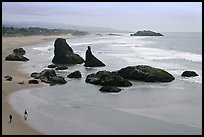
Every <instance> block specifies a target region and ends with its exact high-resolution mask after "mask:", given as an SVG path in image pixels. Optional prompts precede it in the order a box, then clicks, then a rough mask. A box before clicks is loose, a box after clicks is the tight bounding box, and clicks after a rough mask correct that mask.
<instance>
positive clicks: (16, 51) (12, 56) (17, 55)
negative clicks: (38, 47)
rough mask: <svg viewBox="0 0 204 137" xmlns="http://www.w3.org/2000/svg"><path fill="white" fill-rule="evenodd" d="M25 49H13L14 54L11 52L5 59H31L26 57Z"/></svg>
mask: <svg viewBox="0 0 204 137" xmlns="http://www.w3.org/2000/svg"><path fill="white" fill-rule="evenodd" d="M25 53H26V52H25V50H24V49H23V48H17V49H14V50H13V53H12V54H9V55H8V56H7V57H6V58H5V60H7V61H29V59H28V58H26V57H24V56H23V55H24V54H25Z"/></svg>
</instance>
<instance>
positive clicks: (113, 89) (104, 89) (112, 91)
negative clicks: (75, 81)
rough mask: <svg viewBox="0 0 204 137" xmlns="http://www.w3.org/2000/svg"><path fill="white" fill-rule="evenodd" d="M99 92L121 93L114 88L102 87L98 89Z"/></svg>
mask: <svg viewBox="0 0 204 137" xmlns="http://www.w3.org/2000/svg"><path fill="white" fill-rule="evenodd" d="M99 91H101V92H105V93H118V92H120V91H121V89H120V88H118V87H114V86H103V87H101V88H100V89H99Z"/></svg>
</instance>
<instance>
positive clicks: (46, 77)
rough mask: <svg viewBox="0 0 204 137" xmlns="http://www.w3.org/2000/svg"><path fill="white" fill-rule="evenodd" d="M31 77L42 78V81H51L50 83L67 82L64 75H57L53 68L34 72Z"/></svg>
mask: <svg viewBox="0 0 204 137" xmlns="http://www.w3.org/2000/svg"><path fill="white" fill-rule="evenodd" d="M31 77H33V78H35V79H40V80H41V82H44V83H49V84H50V85H56V84H65V83H67V82H66V80H65V79H64V78H63V77H61V76H57V75H56V73H55V70H53V69H45V70H43V71H42V72H40V73H37V72H34V73H32V74H31Z"/></svg>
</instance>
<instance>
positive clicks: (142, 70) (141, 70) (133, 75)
mask: <svg viewBox="0 0 204 137" xmlns="http://www.w3.org/2000/svg"><path fill="white" fill-rule="evenodd" d="M117 73H118V74H119V75H120V76H121V77H123V78H124V79H131V80H140V81H146V82H170V81H172V80H174V79H175V78H174V77H173V76H172V75H171V74H170V73H168V72H167V71H165V70H162V69H159V68H154V67H151V66H147V65H138V66H128V67H126V68H122V69H121V70H119V71H117Z"/></svg>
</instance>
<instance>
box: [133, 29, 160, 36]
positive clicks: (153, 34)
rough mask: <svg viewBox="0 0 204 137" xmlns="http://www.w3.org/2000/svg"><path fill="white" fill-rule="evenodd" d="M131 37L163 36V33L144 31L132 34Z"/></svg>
mask: <svg viewBox="0 0 204 137" xmlns="http://www.w3.org/2000/svg"><path fill="white" fill-rule="evenodd" d="M130 36H163V35H162V34H161V33H156V32H153V31H150V30H144V31H137V32H136V33H134V34H130Z"/></svg>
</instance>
